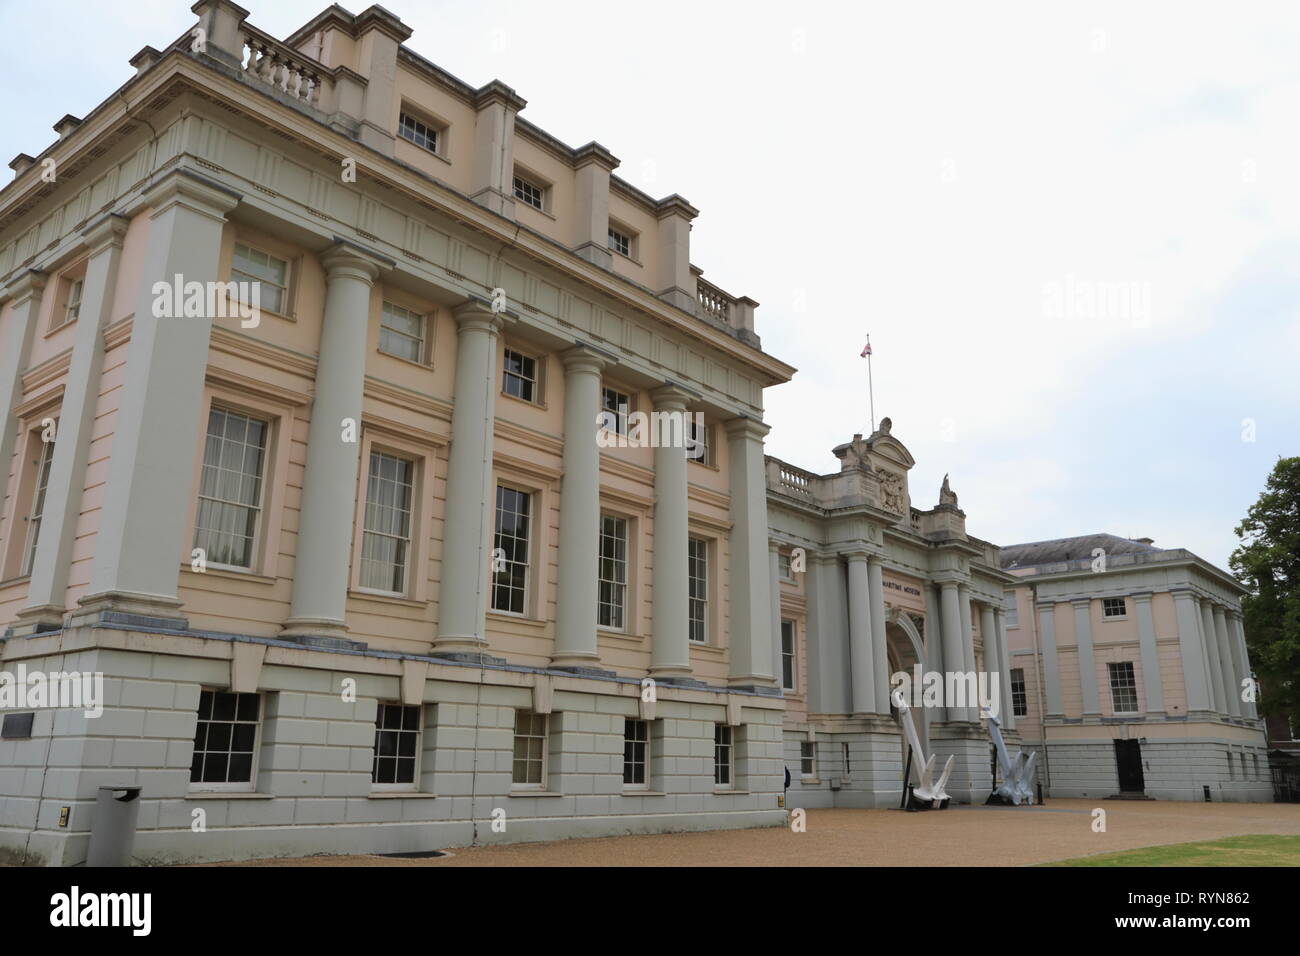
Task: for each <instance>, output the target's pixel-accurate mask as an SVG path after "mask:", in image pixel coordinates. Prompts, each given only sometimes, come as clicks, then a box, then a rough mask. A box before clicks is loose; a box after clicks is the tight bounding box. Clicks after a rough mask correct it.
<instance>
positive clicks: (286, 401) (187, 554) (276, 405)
mask: <svg viewBox="0 0 1300 956" xmlns="http://www.w3.org/2000/svg"><path fill="white" fill-rule="evenodd" d="M272 395H273V393H271V392H269V391H267V392H260V391H257V390H254V389H251V388H249V386H248V384H247V383H246V382H240V381H237V380H235V379H229V380H228V379H226V378H225V377H224V374H223V371H222V370H221V369H218V368H214V367H212V366H209V367H208V377H207V382H206V384H205V387H204V394H203V409H202V416H203V417H202V418H201V419H200V420H201V421H203V422H206V421H207V420H208V415H209V413H210V412H211V409H212V406H213V405H218V406H220V407H223V408H226V409H229V410H233V411H236V412H239V413H240V414H244V415H250V416H253V417H257V418H262V419H263V420H265V421H267V422H269V423H270V426H271V430H270V433H269V436H268V438H267V451H266V452H265V454H264V457H263V462H264V464H265V465H266V468H265V471H266V474H265V477H264V479H263V482H262V488H263V494H264V497H263V502H264V504H263V509H262V526H261V528H260V529H259V531H260V535H259V540H258V542H257V547H256V550H254V552H253V553H254V555H255V556H256V558H257V561H256V563H255V564H254V566H253V567H251V568H239V567H227V566H224V565H214V564H213V563H212V562H210V561H209V562H208V564H207V568H206V571H204V572H201V573H200V572H196V571H194V569H193V567H192V565H191V561H192V558H191V555H192V553H193V550H194V544H193V541H194V533H195V528H196V525H197V523H198V510H199V507H198V505H199V488H200V487H201V481H202V477H203V457H204V448H205V445H206V443H207V427H206V425H205V426H204V428H203V429H202V430H199V429H196V432H198V434H197V435H196V436H195V448H194V459H193V462H194V464H193V466H192V467H193V471H192V478H191V486H190V498H189V512H188V514H187V524H186V530H187V535H186V538H185V545H184V547H183V548H182V550H181V553H180V556H179V557H180V564H181V569H182V571H183V572H185V573H189V574H195V575H198V576H199V577H201V576H202V574H204V573H208V572H213V571H215V572H217V573H218V575H223V574H238V575H241V576H248V577H261V578H263V579H266V580H270V578H269V576H268V575H267V574H266V572H267V570H268V569H270V568H273V567H274V561H275V559H276V557H275V555H272V554H270V551H271V550H272V548H278V547H279V545H280V532H281V528H282V523H283V515H284V498H285V493H286V491H287V485H286V478H287V476H288V474H289V464H290V462H289V453H290V445H291V442H290V441H289V439H288V436H291V435H293V432H294V427H295V422H296V420H297V417H298V410H299V409H300V408H303V407H305V406H306V404H307V403H308V402H309V401H310V397H309V396H307V395H303V396H301V401H300V402H298V403H296V404H291V403H290V402H292V401H293V399H290V398H287V397H285V396H281V395H274V397H272ZM194 583H195V582H194V581H193V580H192V579H190V580H185V579H183V580H182V581H181V584H180V586H181V587H186V586H191V587H192V586H193V585H194Z"/></svg>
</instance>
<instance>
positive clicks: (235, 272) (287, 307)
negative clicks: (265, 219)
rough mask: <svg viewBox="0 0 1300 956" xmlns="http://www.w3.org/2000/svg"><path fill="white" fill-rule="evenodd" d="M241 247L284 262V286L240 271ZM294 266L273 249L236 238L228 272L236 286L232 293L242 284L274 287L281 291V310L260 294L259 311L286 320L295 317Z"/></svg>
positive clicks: (247, 239)
mask: <svg viewBox="0 0 1300 956" xmlns="http://www.w3.org/2000/svg"><path fill="white" fill-rule="evenodd" d="M240 246H243V247H244V248H245V249H247V250H249V251H250V252H260V253H261V254H262V255H264V256H266V257H267V258H268V259H274V260H275V261H277V262H283V263H284V284H283V285H281V284H280V283H278V282H272V281H271V280H269V279H263V278H261V277H260V276H255V275H253V274H251V273H248V272H244V271H243V270H241V269H239V268H238V265H237V260H238V258H239V247H240ZM294 265H295V262H294V260H293V259H291V258H288V257H286V256H284V255H282V254H280V253H276V252H272V251H271V249H270V248H269V247H268V246H267V245H265V244H263V243H260V242H258V241H256V240H252V239H249V238H247V237H244V236H235V240H234V243H233V244H232V245H231V247H230V268H229V270H228V271H229V275H230V279H229V281H230V283H231V284H232V285H233V286H234V288H233V290H232V291H233V292H236V293H237V292H238V291H239V286H238V283H240V282H256V283H258V285H259V286H260V285H262V284H266V285H271V286H274V287H275V288H277V289H279V290H280V308H278V309H272V308H270V307H269V306H268V305H267V304H266V303H265V302H263V301H262V296H261V295H260V294H259V295H258V302H257V308H258V311H259V312H267V313H269V314H271V315H278V316H281V317H284V318H288V317H289V316H291V315H293V302H292V292H293V279H294ZM241 301H242V300H241ZM244 305H248V306H251V305H252V303H251V302H245V303H244Z"/></svg>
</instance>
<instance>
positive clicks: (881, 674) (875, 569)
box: [867, 554, 889, 716]
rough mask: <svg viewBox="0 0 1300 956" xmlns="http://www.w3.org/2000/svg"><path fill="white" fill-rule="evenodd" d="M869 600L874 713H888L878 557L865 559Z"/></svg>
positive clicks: (885, 651) (882, 605) (881, 578)
mask: <svg viewBox="0 0 1300 956" xmlns="http://www.w3.org/2000/svg"><path fill="white" fill-rule="evenodd" d="M867 585H868V587H869V588H870V600H871V661H872V668H873V670H874V673H875V683H876V713H878V714H884V715H886V716H888V714H889V652H888V649H887V647H886V644H885V582H884V576H883V574H882V573H881V567H880V558H879V557H877V556H876V555H874V554H873V555H871V556H870V557H869V558H868V559H867Z"/></svg>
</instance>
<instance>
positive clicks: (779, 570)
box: [776, 550, 794, 583]
mask: <svg viewBox="0 0 1300 956" xmlns="http://www.w3.org/2000/svg"><path fill="white" fill-rule="evenodd" d="M776 576H777V578H778V579H779V580H781V581H785V582H788V583H789V582H793V581H794V557H793V555H791V554H790V553H789V552H788V551H784V550H782V551H777V553H776Z"/></svg>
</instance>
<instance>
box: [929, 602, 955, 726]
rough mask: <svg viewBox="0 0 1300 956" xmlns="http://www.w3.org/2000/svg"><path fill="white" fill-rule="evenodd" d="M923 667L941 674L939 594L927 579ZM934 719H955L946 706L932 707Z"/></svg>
mask: <svg viewBox="0 0 1300 956" xmlns="http://www.w3.org/2000/svg"><path fill="white" fill-rule="evenodd" d="M924 590H925V658H926V659H925V669H926V670H931V671H937V672H938V673H939V674H940V675H942V674H943V672H944V670H945V669H946V668H945V665H944V658H943V628H942V627H941V626H940V624H939V595H938V593H937V592H936V591H935V587H934V585H933V584H932V583H930V582H929V581H927V582H925V588H924ZM933 709H934V711H935V714H934V715H933V717H934V719H935V720H956V719H957V718H956V717H949V716H948V708H947V707H942V706H941V707H936V708H933Z"/></svg>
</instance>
